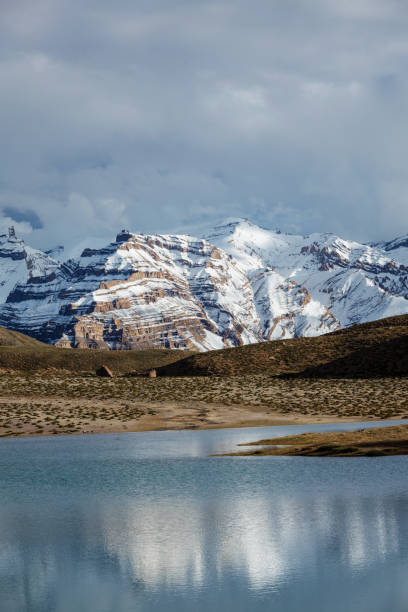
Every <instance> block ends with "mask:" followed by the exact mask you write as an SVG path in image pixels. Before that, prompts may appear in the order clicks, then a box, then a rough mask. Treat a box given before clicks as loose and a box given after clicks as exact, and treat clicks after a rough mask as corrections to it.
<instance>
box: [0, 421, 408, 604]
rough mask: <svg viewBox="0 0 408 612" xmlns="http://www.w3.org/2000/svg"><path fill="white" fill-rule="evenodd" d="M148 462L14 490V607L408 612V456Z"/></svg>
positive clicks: (10, 509)
mask: <svg viewBox="0 0 408 612" xmlns="http://www.w3.org/2000/svg"><path fill="white" fill-rule="evenodd" d="M197 433H198V432H197ZM67 444H68V442H67ZM95 452H96V453H97V454H100V453H101V450H100V448H99V447H98V450H97V451H95ZM88 453H89V454H90V457H91V458H92V462H91V463H89V464H88V465H86V464H84V465H83V469H84V470H88V471H89V468H90V466H94V463H93V462H94V461H95V455H92V452H91V450H90V449H89V448H88ZM134 459H135V457H134V452H133V451H132V455H131V461H132V464H131V469H128V470H127V471H125V475H126V476H123V479H122V480H120V481H119V483H118V486H117V487H116V488H115V487H113V486H112V483H111V482H110V481H109V479H108V474H109V473H111V472H112V470H114V469H116V468H114V466H115V465H117V464H116V463H115V461H114V462H113V463H112V456H111V454H110V455H109V458H108V460H107V459H106V457H105V458H104V457H103V454H102V456H100V461H101V462H102V463H103V465H104V467H103V469H101V471H100V472H98V480H97V481H96V480H93V481H90V482H91V484H92V487H93V488H90V490H89V492H88V493H87V492H86V491H84V487H83V486H82V484H81V486H78V468H77V466H76V464H75V463H74V462H73V463H72V465H71V467H70V468H69V469H68V470H67V471H66V472H65V473H64V474H63V478H62V477H61V474H59V476H58V479H59V480H58V482H60V480H61V478H62V480H63V482H64V486H63V487H61V489H60V493H61V494H60V495H58V494H56V493H55V492H54V494H50V491H49V488H48V487H47V486H46V485H45V484H44V482H43V475H44V471H41V470H39V467H38V464H37V465H36V464H35V462H34V461H32V462H31V463H30V462H28V463H27V464H26V465H25V471H28V472H29V473H30V476H31V482H32V489H31V491H30V490H29V487H28V485H26V486H25V489H24V491H23V493H22V495H21V497H20V499H17V498H16V495H15V490H14V489H13V486H12V485H11V484H9V485H6V484H4V482H3V485H2V488H1V492H2V498H1V503H0V593H1V605H0V609H1V611H2V612H3V611H4V612H72V611H75V612H82V611H83V612H92V611H94V610H95V611H97V612H111V611H115V612H124V611H126V612H127V611H131V610H132V611H133V610H138V611H139V610H141V611H145V610H146V611H153V612H156V611H159V610H160V611H163V610H166V612H167V611H169V612H173V611H174V612H176V611H177V612H180V611H181V612H183V611H184V610H185V611H187V610H188V611H191V610H193V609H194V610H197V612H204V611H210V610H211V612H214V611H215V612H217V611H221V610H223V611H225V610H234V612H236V611H238V612H239V611H241V610H242V611H244V610H245V611H248V610H251V611H253V610H254V611H258V610H265V607H266V609H271V610H272V609H273V610H274V612H289V611H290V612H295V611H297V610H302V612H303V611H305V612H312V611H313V612H344V611H345V610H347V611H348V612H357V611H358V612H368V611H370V612H385V611H386V610H387V611H388V610H392V612H406V610H407V608H408V586H407V585H408V583H407V581H406V572H407V570H408V556H407V542H408V537H407V536H408V489H407V485H406V477H405V474H406V467H407V463H408V462H407V458H405V457H396V458H392V459H386V460H378V459H374V460H366V459H362V460H354V461H353V463H352V464H351V463H350V462H349V461H347V460H327V461H326V460H319V459H317V460H315V459H309V458H298V459H295V460H292V459H291V460H289V461H288V460H286V459H284V460H280V459H279V460H276V459H275V458H272V459H271V460H268V459H267V460H266V461H265V460H263V459H255V460H252V459H251V460H246V459H243V460H240V459H238V460H236V459H222V460H220V461H219V460H214V459H213V460H203V459H199V460H197V459H195V460H194V459H182V460H177V461H175V460H169V461H160V462H158V463H157V462H156V463H146V462H144V461H140V462H139V463H137V464H135V463H134ZM73 461H74V460H73ZM123 461H125V458H124V457H123V456H122V458H121V463H120V464H119V465H120V473H121V474H123V463H122V462H123ZM129 461H130V459H129ZM125 464H126V461H125ZM64 465H65V463H64ZM3 466H4V463H3ZM53 467H54V468H55V464H54V465H53ZM11 468H12V465H11V464H10V469H11ZM44 469H45V467H44ZM36 474H37V475H38V474H42V476H41V477H40V476H37V481H36V476H35V475H36ZM69 474H71V475H72V478H71V480H70V479H69ZM177 474H178V475H179V478H178V479H177ZM147 475H150V476H147ZM26 476H27V474H25V477H26ZM21 477H22V476H21ZM49 477H50V478H51V472H50V474H49ZM18 478H19V477H17V476H15V480H16V482H18ZM152 480H153V481H154V482H153V483H152V482H151V481H152ZM84 482H86V481H85V480H84ZM97 485H98V486H97ZM53 490H54V487H53ZM7 491H8V494H7Z"/></svg>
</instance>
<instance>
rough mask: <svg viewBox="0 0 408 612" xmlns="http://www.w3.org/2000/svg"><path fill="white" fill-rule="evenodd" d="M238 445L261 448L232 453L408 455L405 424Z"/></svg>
mask: <svg viewBox="0 0 408 612" xmlns="http://www.w3.org/2000/svg"><path fill="white" fill-rule="evenodd" d="M241 446H248V447H261V448H255V449H252V448H251V450H246V451H242V452H240V453H234V454H235V455H274V456H282V455H287V456H297V455H301V456H304V457H384V456H387V455H388V456H390V455H407V454H408V425H396V426H393V427H382V428H381V429H361V430H358V431H347V432H331V433H307V434H300V435H297V436H285V437H283V438H282V437H281V438H272V439H269V440H259V441H258V442H251V443H250V444H243V445H241Z"/></svg>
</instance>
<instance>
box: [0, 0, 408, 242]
mask: <svg viewBox="0 0 408 612" xmlns="http://www.w3.org/2000/svg"><path fill="white" fill-rule="evenodd" d="M0 17H1V18H0V92H1V93H0V143H1V147H0V212H1V215H2V216H1V218H0V226H5V227H7V226H8V225H10V224H11V223H14V225H15V226H16V229H17V231H18V232H19V233H21V234H23V235H24V236H25V237H26V240H27V242H29V243H30V244H32V245H33V246H37V247H43V248H49V247H51V246H53V245H55V244H65V245H66V246H67V247H68V249H70V248H73V247H75V245H79V244H81V245H82V244H94V243H95V242H98V241H102V242H103V241H106V242H109V241H110V240H112V239H113V238H114V236H115V235H116V233H117V232H118V231H119V230H120V229H122V228H128V229H130V230H131V231H134V232H145V233H150V232H152V233H153V232H157V233H158V232H170V231H173V230H175V229H176V228H177V229H179V228H181V227H184V226H189V225H195V226H198V225H200V224H205V225H209V224H211V223H213V222H214V223H216V222H217V221H219V220H220V219H222V218H224V217H247V218H249V219H251V220H252V221H254V222H255V223H258V224H260V225H262V226H264V227H270V228H280V229H281V230H282V231H285V232H292V233H302V234H306V233H310V232H313V231H332V232H334V233H336V234H339V235H341V236H342V237H344V238H353V239H356V240H360V241H374V240H381V239H390V238H393V237H395V236H397V235H401V234H406V233H408V172H407V163H408V162H407V160H408V121H407V109H408V82H407V74H408V37H407V35H406V32H407V27H408V6H407V3H406V0H341V1H339V0H256V2H253V1H250V0H216V1H212V0H117V1H115V2H112V1H111V0H82V1H81V2H72V0H36V2H33V1H32V0H19V1H18V2H15V0H1V4H0Z"/></svg>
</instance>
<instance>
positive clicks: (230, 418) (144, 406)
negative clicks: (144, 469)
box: [0, 373, 408, 437]
mask: <svg viewBox="0 0 408 612" xmlns="http://www.w3.org/2000/svg"><path fill="white" fill-rule="evenodd" d="M407 398H408V381H407V380H406V379H401V378H399V379H377V380H361V381H359V380H353V381H349V380H322V381H316V380H312V381H308V380H281V379H276V378H272V377H269V376H257V377H234V378H211V379H208V378H203V377H197V378H157V379H138V378H123V377H117V378H115V379H100V378H97V377H95V376H72V375H70V376H49V375H47V374H42V375H41V374H35V375H28V374H27V375H22V374H16V373H3V374H2V375H1V377H0V436H1V437H8V436H30V435H60V434H64V435H65V434H78V433H119V432H125V431H128V432H130V431H151V430H163V429H165V430H171V429H213V428H226V427H260V426H267V425H270V426H271V425H300V424H310V423H337V422H348V421H370V420H388V419H402V418H406V417H407V415H408V400H407Z"/></svg>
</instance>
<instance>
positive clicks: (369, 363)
mask: <svg viewBox="0 0 408 612" xmlns="http://www.w3.org/2000/svg"><path fill="white" fill-rule="evenodd" d="M407 336H408V315H400V316H397V317H391V318H388V319H381V320H379V321H372V322H369V323H363V324H359V325H354V326H352V327H348V328H346V329H342V330H339V331H336V332H333V333H331V334H326V335H324V336H318V337H314V338H294V339H290V340H274V341H272V342H263V343H260V344H251V345H246V346H240V347H237V348H231V349H223V350H218V351H209V352H207V353H196V354H194V355H190V356H189V357H186V358H184V359H181V360H178V361H176V362H174V363H172V364H169V365H165V366H164V367H162V368H159V371H158V373H159V375H160V376H239V375H246V374H270V375H273V376H278V375H290V374H298V375H301V376H316V377H318V376H321V375H323V374H319V373H318V372H323V371H325V372H326V371H327V374H324V375H325V376H330V375H331V374H329V372H332V371H337V370H336V368H338V374H336V376H339V377H340V376H351V375H352V376H358V375H363V376H365V377H367V376H380V375H389V376H391V375H401V374H402V373H404V374H405V373H408V367H407V366H408V361H407V362H405V360H404V359H405V357H404V354H403V353H404V346H406V343H407ZM387 347H388V348H387ZM396 354H397V355H399V357H397V358H396V356H395V355H396ZM352 356H353V359H352V361H350V364H351V365H350V366H349V365H347V364H348V362H349V360H350V359H351V358H352ZM376 360H382V363H377V362H376ZM396 360H397V361H398V364H397V361H396ZM362 363H365V364H366V365H364V366H361V365H360V364H362ZM330 364H334V365H333V366H332V367H331V368H329V365H330ZM405 364H406V365H405ZM319 368H320V369H319ZM324 368H326V370H324ZM357 371H358V372H360V374H357ZM314 372H316V373H314ZM345 372H347V374H346V373H345Z"/></svg>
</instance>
